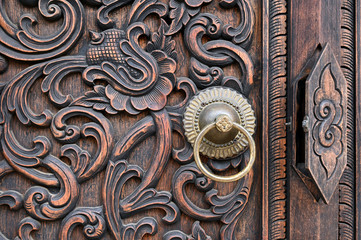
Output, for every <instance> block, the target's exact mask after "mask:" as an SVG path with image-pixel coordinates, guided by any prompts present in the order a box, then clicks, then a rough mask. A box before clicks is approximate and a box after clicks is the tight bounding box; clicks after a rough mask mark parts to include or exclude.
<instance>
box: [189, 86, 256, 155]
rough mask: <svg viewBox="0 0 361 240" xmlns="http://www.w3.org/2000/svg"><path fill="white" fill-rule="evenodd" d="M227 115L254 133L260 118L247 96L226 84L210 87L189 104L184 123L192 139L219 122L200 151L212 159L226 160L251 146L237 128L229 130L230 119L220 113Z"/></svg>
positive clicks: (203, 142) (206, 136)
mask: <svg viewBox="0 0 361 240" xmlns="http://www.w3.org/2000/svg"><path fill="white" fill-rule="evenodd" d="M224 115H227V116H228V117H229V119H231V121H232V122H235V123H238V124H240V125H241V126H242V127H244V128H245V129H246V130H247V131H248V132H249V133H250V134H251V135H252V134H253V133H254V131H255V127H256V117H255V114H254V111H253V109H252V107H251V105H250V104H249V103H248V101H247V99H246V98H245V97H244V96H243V95H242V94H240V93H238V92H236V91H234V90H232V89H230V88H226V87H211V88H207V89H205V90H203V91H201V92H199V93H198V94H197V95H195V96H194V97H193V98H192V99H191V100H190V102H189V103H188V105H187V108H186V110H185V113H184V118H183V124H184V130H185V135H186V137H187V139H188V142H190V143H191V144H192V146H193V145H194V141H195V139H196V137H197V136H198V134H199V133H200V131H201V130H202V129H203V128H204V127H205V126H207V125H209V124H211V123H213V122H215V121H216V120H217V119H218V120H217V124H218V125H219V126H217V127H216V128H214V129H212V130H210V131H209V132H208V133H207V134H206V135H205V138H204V139H203V141H202V143H201V146H200V152H201V153H202V154H203V155H206V156H208V157H211V158H216V159H224V158H229V157H234V156H236V155H239V154H240V153H242V152H243V151H244V150H245V149H246V148H247V146H248V141H247V139H246V137H245V136H244V135H243V134H242V133H240V132H239V131H238V130H236V129H235V128H232V129H228V130H227V131H223V130H222V129H221V128H224V129H227V128H229V126H227V124H228V123H227V121H220V120H221V119H220V116H224Z"/></svg>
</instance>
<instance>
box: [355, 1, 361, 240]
mask: <svg viewBox="0 0 361 240" xmlns="http://www.w3.org/2000/svg"><path fill="white" fill-rule="evenodd" d="M355 10H356V11H355V19H356V22H355V24H356V25H355V30H356V42H355V46H356V48H355V66H361V65H360V64H361V52H360V49H361V0H355ZM355 83H356V90H355V92H356V93H357V94H356V95H355V98H356V104H355V106H356V115H355V119H357V121H356V126H355V127H356V144H355V148H356V149H357V151H356V159H357V161H356V162H355V165H356V176H358V177H357V178H356V191H355V192H356V193H355V195H356V196H355V202H356V204H355V206H356V209H355V210H356V211H355V216H356V219H355V226H356V228H355V233H356V236H355V239H361V201H360V200H361V177H360V176H361V161H360V159H361V151H360V150H359V149H361V121H360V119H361V104H360V103H361V94H360V93H361V69H360V67H356V78H355Z"/></svg>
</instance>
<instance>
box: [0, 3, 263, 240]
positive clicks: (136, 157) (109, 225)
mask: <svg viewBox="0 0 361 240" xmlns="http://www.w3.org/2000/svg"><path fill="white" fill-rule="evenodd" d="M50 3H52V4H50ZM1 4H2V5H1V11H0V12H1V16H2V18H1V19H0V23H1V27H0V29H1V32H0V50H1V54H2V55H1V67H2V73H1V75H0V76H1V82H2V84H3V85H2V86H3V87H2V95H1V96H2V100H1V127H2V135H1V144H2V159H3V160H2V161H1V175H0V176H1V191H0V194H1V195H0V202H1V203H2V205H3V206H1V209H0V211H1V215H2V216H3V217H1V219H0V229H1V232H2V236H1V237H2V238H4V239H12V238H15V237H17V238H18V239H27V238H29V237H33V238H34V239H92V238H95V239H98V238H101V239H141V238H142V239H162V238H164V239H209V238H212V239H259V238H261V233H262V225H261V224H260V222H261V218H262V216H261V214H262V207H261V206H262V183H261V181H262V178H261V176H262V174H261V166H262V164H261V158H260V157H261V154H258V155H257V160H256V164H255V166H254V168H253V171H252V172H251V173H250V174H248V175H247V177H245V178H244V179H243V180H240V181H239V182H236V183H227V184H226V183H215V182H212V181H211V180H209V179H206V178H205V177H204V176H203V175H202V173H201V172H200V171H199V170H198V168H197V167H196V165H195V163H194V162H193V158H192V148H191V145H190V144H189V143H188V142H187V141H186V139H185V137H184V132H183V126H182V114H183V111H184V108H185V104H186V103H187V102H188V101H189V99H190V98H191V97H192V96H193V95H194V94H196V93H197V92H198V91H200V90H202V89H205V88H207V87H209V86H225V87H230V88H233V89H235V90H237V91H238V92H240V93H242V94H243V95H244V96H245V97H246V98H247V99H248V100H249V101H250V103H251V105H252V107H253V109H254V110H255V112H256V118H257V129H256V133H255V134H254V136H253V137H254V139H255V141H256V143H257V153H260V152H261V151H262V147H261V145H260V144H259V143H260V142H261V141H262V140H261V125H262V121H261V118H262V107H261V106H262V105H261V99H262V97H261V96H262V90H261V85H262V78H261V73H262V68H261V57H262V32H261V24H262V5H261V4H262V3H261V2H260V1H247V0H242V1H221V2H218V1H210V0H203V1H201V0H199V1H184V2H180V1H175V0H171V1H169V2H168V1H164V2H162V1H100V0H87V1H82V2H80V1H39V7H38V6H37V1H20V2H18V1H7V2H2V3H1ZM26 14H33V15H34V16H35V17H36V18H37V19H38V20H39V22H38V24H35V25H34V26H32V25H31V21H32V20H31V19H35V18H31V17H26V16H25V15H26ZM23 16H25V17H23ZM20 19H22V20H20ZM247 159H248V153H245V154H243V155H241V156H240V157H236V158H234V159H232V160H226V161H223V162H217V161H214V162H213V163H212V166H213V167H214V168H215V169H217V168H223V169H225V171H223V172H224V173H226V174H231V173H235V172H236V171H237V170H238V169H239V168H241V167H243V166H244V164H245V163H246V162H247ZM224 173H223V174H224ZM221 174H222V172H221ZM9 206H10V209H9ZM143 235H144V236H143Z"/></svg>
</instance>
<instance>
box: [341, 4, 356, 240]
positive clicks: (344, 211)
mask: <svg viewBox="0 0 361 240" xmlns="http://www.w3.org/2000/svg"><path fill="white" fill-rule="evenodd" d="M341 69H342V71H343V73H344V75H345V78H346V81H347V132H346V134H347V166H346V168H345V170H344V173H343V175H342V178H341V180H340V188H339V191H340V195H339V196H340V197H339V225H338V227H339V239H354V233H355V228H354V225H355V224H354V223H355V219H354V218H355V202H354V199H355V118H354V117H355V81H354V79H355V1H354V0H342V5H341Z"/></svg>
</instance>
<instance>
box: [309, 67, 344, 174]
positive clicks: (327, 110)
mask: <svg viewBox="0 0 361 240" xmlns="http://www.w3.org/2000/svg"><path fill="white" fill-rule="evenodd" d="M315 103H316V105H315V115H316V117H317V119H318V120H319V121H318V122H317V123H316V125H315V127H314V131H313V135H314V139H315V143H314V149H315V152H316V153H317V155H319V156H320V159H321V162H322V165H323V167H324V168H325V170H326V172H327V178H330V176H331V175H332V174H333V172H334V170H335V168H336V164H337V158H338V156H339V155H340V154H341V153H342V148H343V147H342V142H341V138H342V130H341V128H340V127H339V126H338V124H339V122H340V120H341V116H342V115H343V112H342V107H341V105H340V104H341V94H340V92H339V91H338V90H337V89H336V81H335V78H334V76H333V74H332V72H331V69H330V65H327V66H326V67H325V68H324V69H323V72H322V75H321V78H320V87H319V88H318V89H317V90H316V93H315Z"/></svg>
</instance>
